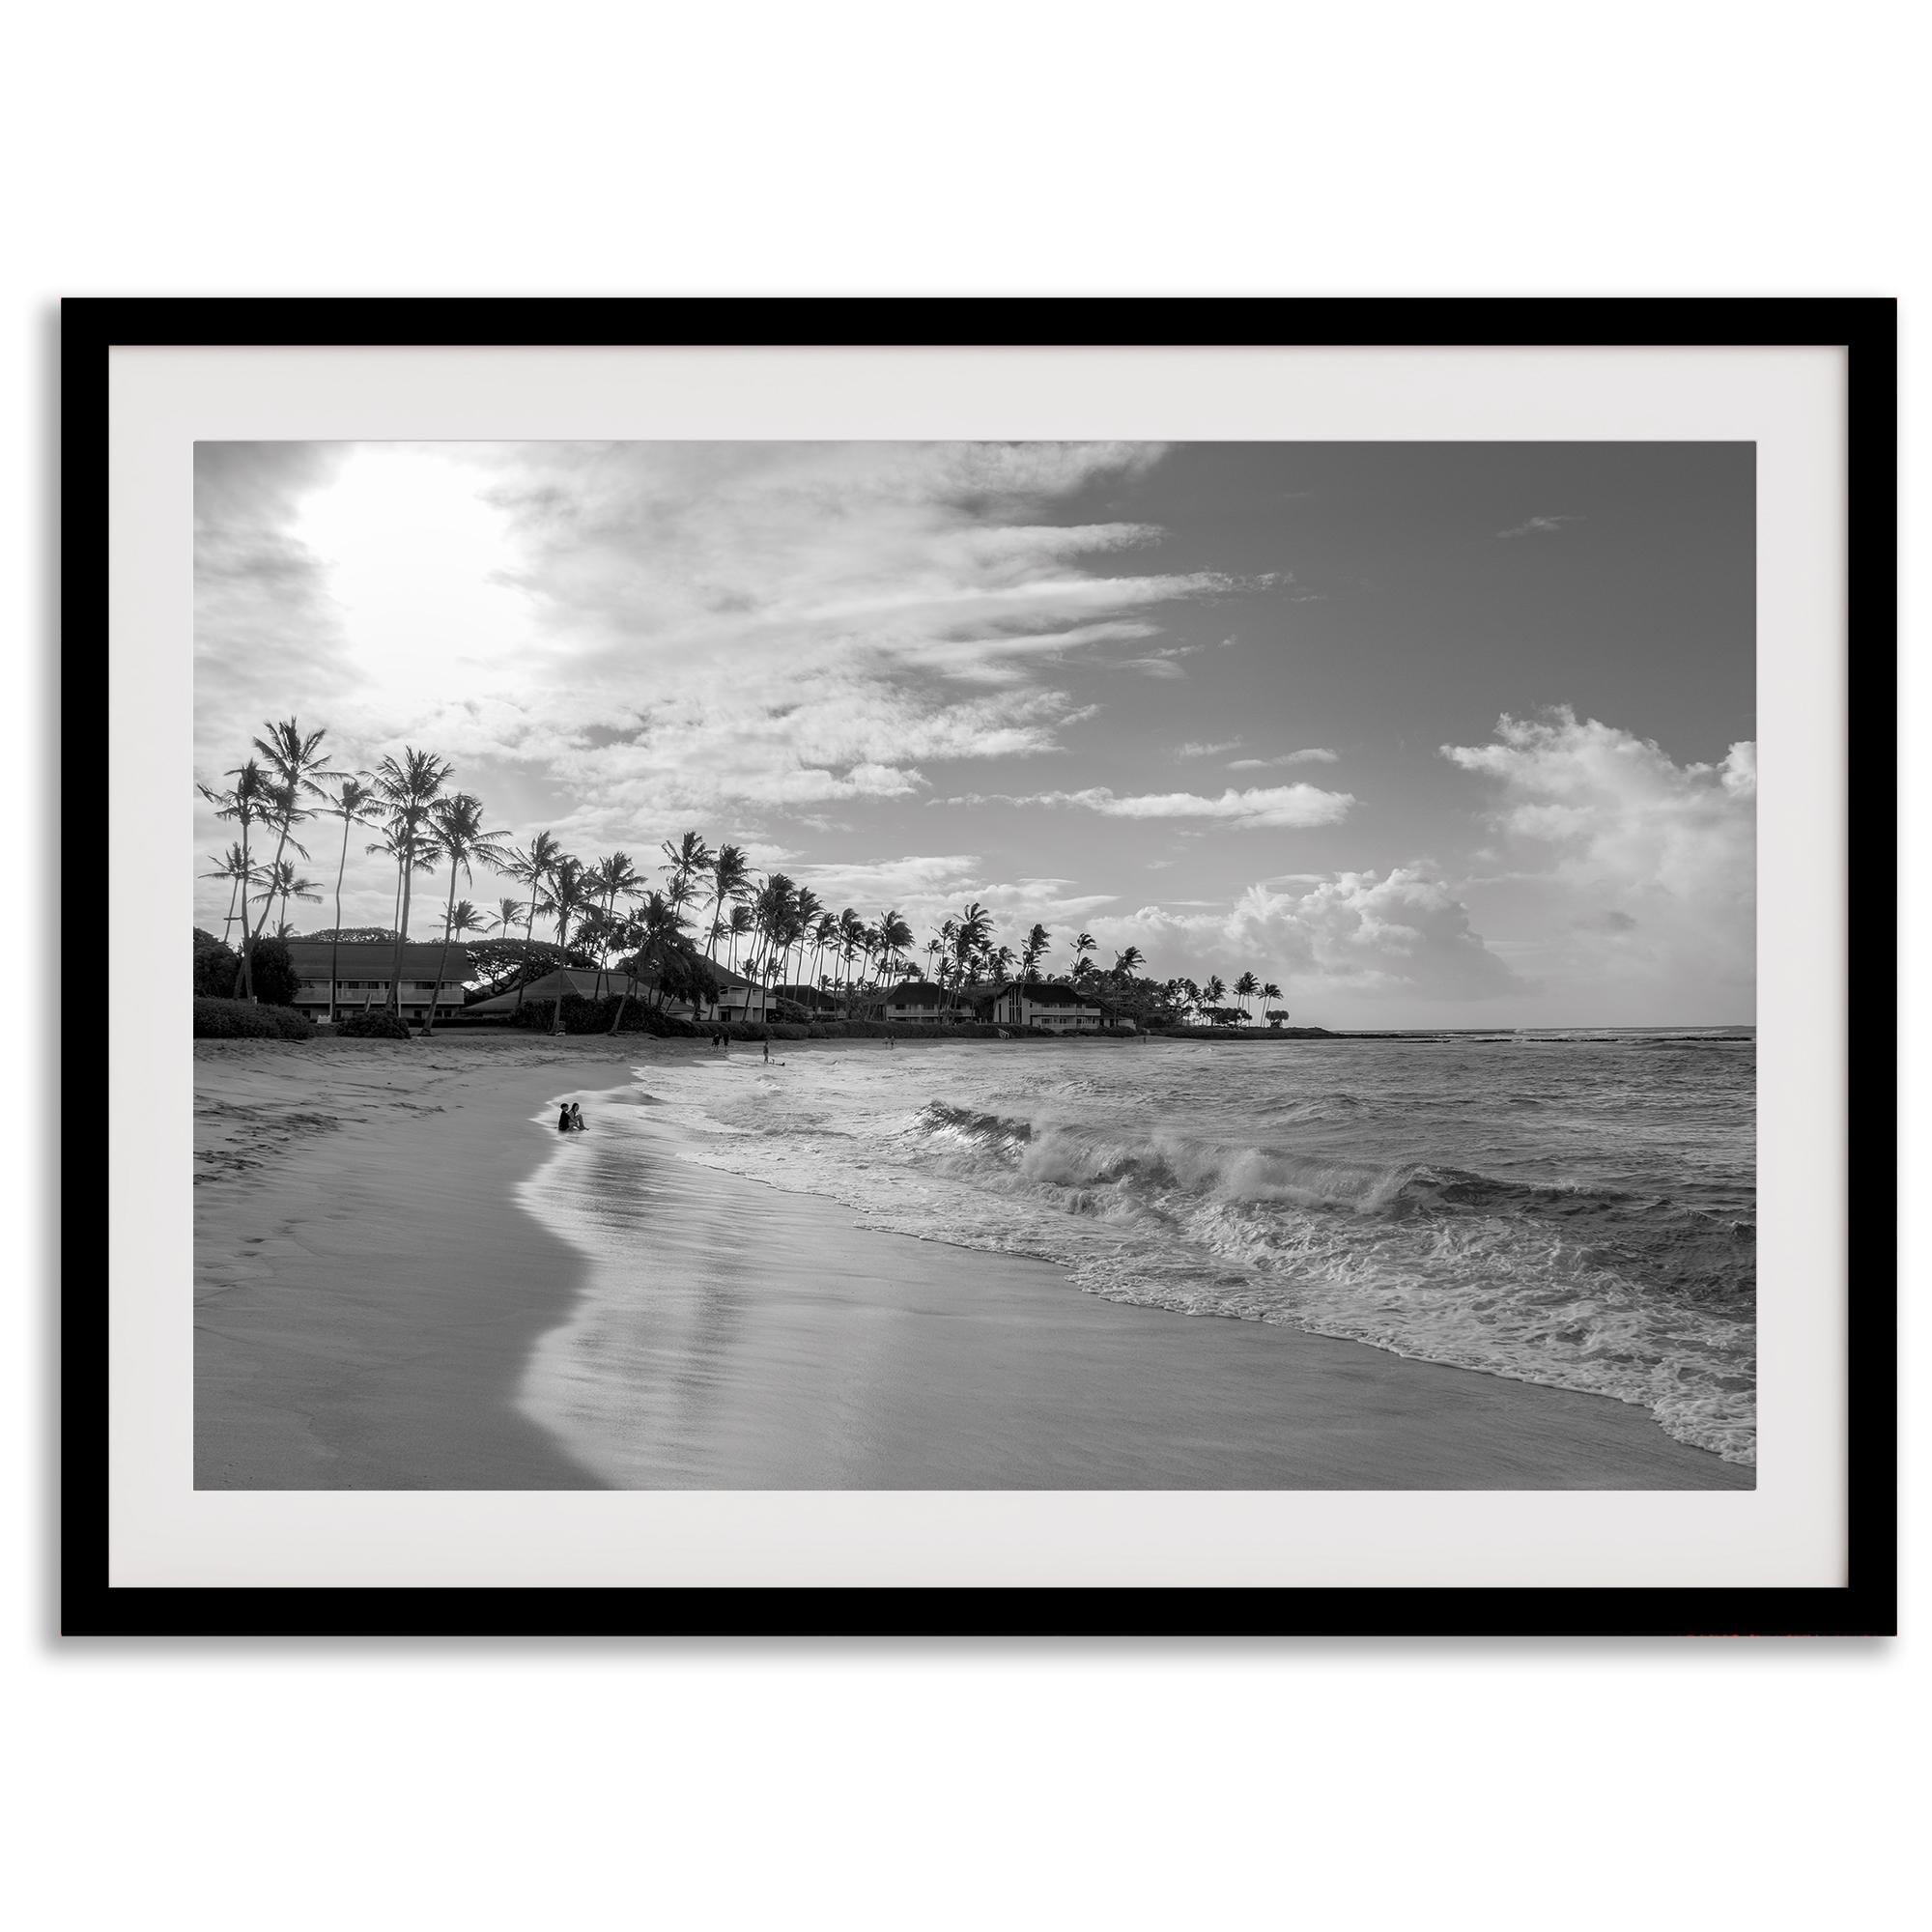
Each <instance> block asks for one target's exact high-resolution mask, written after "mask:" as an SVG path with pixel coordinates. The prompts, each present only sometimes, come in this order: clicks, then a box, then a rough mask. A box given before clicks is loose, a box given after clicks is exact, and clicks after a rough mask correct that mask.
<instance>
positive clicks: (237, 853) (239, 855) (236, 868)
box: [201, 793, 255, 946]
mask: <svg viewBox="0 0 1932 1932" xmlns="http://www.w3.org/2000/svg"><path fill="white" fill-rule="evenodd" d="M210 796H211V797H212V796H213V793H211V794H210ZM201 876H202V877H203V878H204V879H226V880H228V881H229V888H228V912H227V916H226V917H225V918H224V919H223V920H222V922H221V943H222V945H224V946H226V945H227V944H228V935H229V933H230V932H232V931H233V930H234V927H235V906H236V901H237V900H238V898H239V897H240V896H241V889H242V888H243V887H244V886H252V885H253V884H254V883H255V873H254V871H253V870H252V868H251V867H249V864H248V860H247V857H246V855H245V854H244V853H243V852H242V850H241V846H240V845H230V846H229V848H228V850H227V851H226V852H224V853H223V854H222V855H221V857H220V858H218V859H216V860H215V862H214V870H213V871H212V872H204V873H203V874H202V875H201ZM242 917H243V918H244V919H245V918H246V917H247V915H246V914H245V913H244V914H243V915H242Z"/></svg>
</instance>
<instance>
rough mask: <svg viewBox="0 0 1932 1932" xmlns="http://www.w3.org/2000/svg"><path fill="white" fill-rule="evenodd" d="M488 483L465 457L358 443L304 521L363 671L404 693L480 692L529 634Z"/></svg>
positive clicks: (305, 538)
mask: <svg viewBox="0 0 1932 1932" xmlns="http://www.w3.org/2000/svg"><path fill="white" fill-rule="evenodd" d="M478 483H479V472H478V471H477V470H475V469H473V468H471V467H470V465H469V464H468V463H466V462H465V461H463V460H462V459H461V458H460V457H450V456H445V455H441V454H439V453H437V452H434V451H431V450H424V449H415V448H409V447H370V448H359V449H356V450H355V451H353V452H352V453H351V454H350V455H349V457H348V458H347V460H346V461H345V462H344V464H343V466H342V469H341V470H340V471H339V473H338V474H337V476H336V478H335V480H334V482H332V483H331V484H330V485H329V486H328V487H327V489H324V490H319V491H317V492H316V493H315V495H314V496H312V497H309V498H308V499H307V501H306V502H305V503H304V505H303V507H302V511H301V514H300V516H299V518H298V522H297V526H296V534H297V536H298V537H299V538H300V540H301V541H302V542H303V543H304V544H306V545H307V546H308V547H309V548H310V549H312V550H313V551H314V552H315V553H316V554H318V555H319V556H321V557H322V558H324V559H325V561H326V562H327V566H328V586H329V591H330V594H331V595H332V596H333V597H334V598H335V600H336V602H337V604H338V606H339V607H340V611H341V620H342V634H343V638H344V640H345V642H346V643H347V645H348V647H349V649H350V650H351V651H352V653H353V654H354V656H355V660H356V664H357V668H358V669H359V670H360V671H361V672H362V673H363V675H364V676H365V677H366V678H367V679H368V680H369V681H370V683H371V684H373V685H376V686H379V687H382V688H384V689H385V690H387V691H389V692H390V693H392V694H393V695H394V696H396V697H397V698H402V699H421V698H424V697H428V696H444V697H447V696H458V695H462V696H474V695H476V693H477V691H478V687H479V685H482V684H483V683H484V682H485V679H486V678H487V675H488V673H489V672H490V671H491V670H492V669H494V668H497V667H498V666H501V665H504V664H505V663H506V662H507V661H512V660H513V659H514V657H515V655H516V653H517V651H518V649H519V647H520V646H521V645H522V644H523V643H525V642H526V639H527V636H528V625H527V618H526V611H525V606H524V600H523V597H522V594H521V593H520V592H518V591H517V590H515V589H513V588H512V587H510V586H508V585H507V584H505V583H503V582H500V580H499V579H498V578H497V573H498V572H500V571H501V569H502V567H503V562H504V559H505V556H506V554H508V553H509V550H510V539H509V535H508V532H507V529H506V524H507V519H506V518H505V516H504V514H503V513H502V511H500V510H498V509H497V508H496V507H495V506H494V505H492V504H491V503H489V502H487V501H486V500H485V499H484V498H483V497H482V496H481V495H480V494H479V489H478Z"/></svg>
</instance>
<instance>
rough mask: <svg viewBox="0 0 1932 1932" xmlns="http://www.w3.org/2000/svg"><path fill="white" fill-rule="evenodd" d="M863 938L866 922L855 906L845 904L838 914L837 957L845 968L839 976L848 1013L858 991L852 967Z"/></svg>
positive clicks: (855, 962) (856, 959)
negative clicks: (842, 982) (842, 984)
mask: <svg viewBox="0 0 1932 1932" xmlns="http://www.w3.org/2000/svg"><path fill="white" fill-rule="evenodd" d="M865 940H866V922H865V921H864V920H863V919H861V918H860V917H859V914H858V910H857V909H856V908H855V907H853V906H847V907H846V908H845V910H844V911H843V912H841V913H840V914H839V915H838V959H839V963H840V964H841V965H842V966H843V967H844V969H845V971H844V973H843V974H842V975H841V976H840V977H841V979H842V980H843V981H844V1009H845V1011H846V1012H848V1013H849V1012H850V1011H851V1010H852V1002H853V997H854V995H855V994H856V992H857V991H858V988H857V986H856V984H855V983H854V980H853V976H852V968H853V967H854V966H855V965H856V964H857V963H858V959H859V954H860V952H861V951H862V950H863V949H864V946H865Z"/></svg>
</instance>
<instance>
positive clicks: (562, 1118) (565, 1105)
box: [556, 1100, 570, 1134]
mask: <svg viewBox="0 0 1932 1932" xmlns="http://www.w3.org/2000/svg"><path fill="white" fill-rule="evenodd" d="M556 1130H557V1132H558V1133H560V1134H567V1133H568V1132H569V1131H570V1103H569V1101H567V1100H566V1101H563V1102H562V1103H561V1104H560V1105H559V1106H558V1107H557V1110H556Z"/></svg>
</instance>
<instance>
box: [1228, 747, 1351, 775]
mask: <svg viewBox="0 0 1932 1932" xmlns="http://www.w3.org/2000/svg"><path fill="white" fill-rule="evenodd" d="M1227 749H1228V748H1227V747H1226V746H1216V747H1215V750H1217V751H1225V750H1227ZM1339 756H1340V753H1335V752H1330V751H1327V750H1325V749H1324V748H1323V747H1322V746H1320V745H1311V746H1309V748H1308V749H1307V750H1306V751H1305V752H1283V753H1281V755H1280V756H1279V757H1274V758H1232V759H1230V760H1229V763H1228V769H1229V770H1230V771H1231V772H1264V771H1270V770H1272V769H1274V768H1275V767H1276V766H1280V765H1332V764H1334V763H1335V762H1336V761H1337V759H1338V758H1339Z"/></svg>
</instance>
